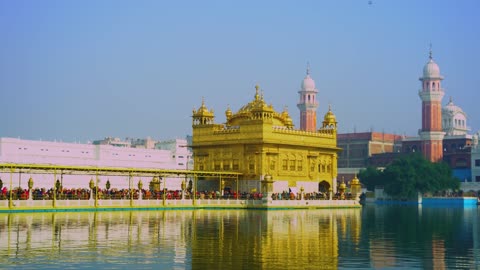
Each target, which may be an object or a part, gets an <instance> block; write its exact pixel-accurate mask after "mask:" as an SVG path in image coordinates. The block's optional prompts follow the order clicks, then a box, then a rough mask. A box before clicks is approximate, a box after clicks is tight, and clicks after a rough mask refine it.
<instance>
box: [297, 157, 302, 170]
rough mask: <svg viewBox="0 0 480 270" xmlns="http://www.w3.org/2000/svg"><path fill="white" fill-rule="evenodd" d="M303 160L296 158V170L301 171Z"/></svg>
mask: <svg viewBox="0 0 480 270" xmlns="http://www.w3.org/2000/svg"><path fill="white" fill-rule="evenodd" d="M302 163H303V162H302V161H301V160H297V171H299V172H301V171H303V164H302Z"/></svg>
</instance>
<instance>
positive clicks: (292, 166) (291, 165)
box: [290, 160, 295, 171]
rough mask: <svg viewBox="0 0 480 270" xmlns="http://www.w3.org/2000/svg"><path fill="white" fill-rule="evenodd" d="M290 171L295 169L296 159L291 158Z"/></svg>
mask: <svg viewBox="0 0 480 270" xmlns="http://www.w3.org/2000/svg"><path fill="white" fill-rule="evenodd" d="M290 171H295V160H290Z"/></svg>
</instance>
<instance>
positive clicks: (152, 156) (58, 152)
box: [0, 138, 192, 189]
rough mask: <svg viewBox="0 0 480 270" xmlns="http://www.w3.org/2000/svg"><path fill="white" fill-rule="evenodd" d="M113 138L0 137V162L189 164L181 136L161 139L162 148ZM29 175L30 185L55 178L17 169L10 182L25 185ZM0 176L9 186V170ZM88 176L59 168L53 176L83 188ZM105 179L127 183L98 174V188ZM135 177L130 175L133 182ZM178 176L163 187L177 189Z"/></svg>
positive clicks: (64, 183) (118, 185)
mask: <svg viewBox="0 0 480 270" xmlns="http://www.w3.org/2000/svg"><path fill="white" fill-rule="evenodd" d="M113 141H114V143H113V144H109V143H103V144H80V143H64V142H48V141H33V140H22V139H15V138H0V163H21V164H51V165H73V166H98V167H121V168H154V169H182V170H185V169H187V168H192V166H188V162H189V160H188V159H189V158H190V157H191V152H190V150H189V149H188V148H187V147H186V145H187V141H186V140H185V139H176V140H171V141H168V142H163V145H164V148H162V149H145V148H134V147H132V146H129V145H127V144H124V143H122V141H120V140H113ZM114 145H116V146H114ZM30 177H32V178H33V180H34V188H36V187H39V188H42V187H45V188H50V187H52V185H53V183H54V181H55V180H54V176H53V175H52V174H34V175H31V174H29V173H28V172H19V173H15V174H13V185H12V186H13V187H18V186H20V187H22V188H27V181H28V179H29V178H30ZM0 178H1V179H2V181H3V185H4V186H5V187H9V184H10V173H9V172H1V173H0ZM91 178H92V176H91V175H68V174H63V173H62V172H59V175H58V176H57V179H59V180H61V182H62V186H63V187H64V188H87V187H88V182H89V180H90V179H91ZM107 179H108V180H110V183H111V187H112V188H119V189H121V188H128V187H129V181H128V179H127V177H125V176H108V177H106V176H100V182H99V186H100V187H101V188H105V183H106V181H107ZM138 180H139V179H134V183H135V186H136V183H137V182H138ZM150 180H151V179H142V182H143V183H144V188H145V187H147V188H148V182H149V181H150ZM181 180H182V179H179V178H173V179H168V180H167V183H166V187H167V188H168V189H179V187H180V183H181Z"/></svg>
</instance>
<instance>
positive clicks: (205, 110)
mask: <svg viewBox="0 0 480 270" xmlns="http://www.w3.org/2000/svg"><path fill="white" fill-rule="evenodd" d="M193 116H197V117H198V116H200V117H201V116H206V117H213V116H214V113H213V110H208V108H207V106H205V99H204V98H203V97H202V105H201V106H200V108H198V110H195V108H194V109H193Z"/></svg>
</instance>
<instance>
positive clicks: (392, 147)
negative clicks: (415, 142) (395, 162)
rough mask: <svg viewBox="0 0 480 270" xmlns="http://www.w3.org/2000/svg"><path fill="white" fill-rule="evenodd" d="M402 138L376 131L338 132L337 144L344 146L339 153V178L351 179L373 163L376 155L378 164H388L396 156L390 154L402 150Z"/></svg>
mask: <svg viewBox="0 0 480 270" xmlns="http://www.w3.org/2000/svg"><path fill="white" fill-rule="evenodd" d="M402 139H403V137H402V136H401V135H397V134H389V133H384V132H374V131H370V132H359V133H343V134H338V135H337V146H338V147H340V148H342V151H341V152H340V153H339V155H338V179H339V180H345V181H350V180H351V179H353V178H354V177H355V174H357V173H358V172H359V171H360V170H361V169H364V168H366V167H367V166H368V165H371V162H372V159H373V158H374V157H376V159H375V160H374V162H375V164H376V165H377V166H380V167H381V166H382V165H384V164H388V163H389V162H391V159H392V158H394V157H393V156H395V155H388V154H389V153H398V152H400V150H401V147H402ZM377 154H382V155H377Z"/></svg>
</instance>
